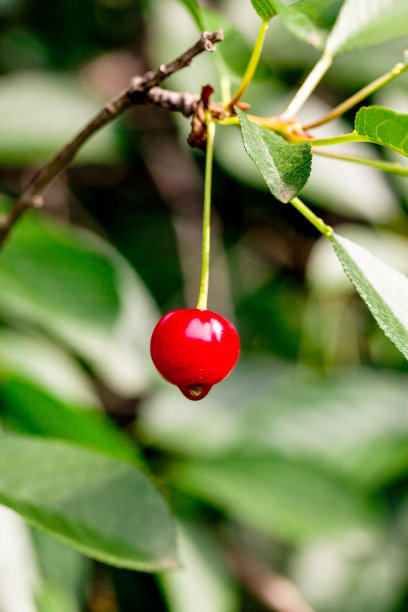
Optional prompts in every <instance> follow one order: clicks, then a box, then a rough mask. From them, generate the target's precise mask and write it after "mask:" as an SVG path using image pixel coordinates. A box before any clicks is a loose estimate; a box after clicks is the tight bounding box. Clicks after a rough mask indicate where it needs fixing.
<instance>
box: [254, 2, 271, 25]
mask: <svg viewBox="0 0 408 612" xmlns="http://www.w3.org/2000/svg"><path fill="white" fill-rule="evenodd" d="M251 3H252V6H253V7H254V9H255V10H256V12H257V13H258V15H259V16H260V18H261V19H262V21H266V20H268V21H269V20H270V19H272V17H274V16H275V15H277V14H278V9H277V7H276V3H275V2H273V1H272V0H251Z"/></svg>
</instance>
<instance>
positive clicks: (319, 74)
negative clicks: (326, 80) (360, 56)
mask: <svg viewBox="0 0 408 612" xmlns="http://www.w3.org/2000/svg"><path fill="white" fill-rule="evenodd" d="M332 62H333V56H332V55H331V53H329V52H328V51H324V53H323V55H322V57H321V58H320V59H319V61H318V62H317V64H316V65H315V67H314V68H313V70H312V71H311V73H310V74H309V76H308V77H307V79H306V81H304V83H303V85H302V86H301V87H300V88H299V89H298V91H297V92H296V94H295V96H294V97H293V99H292V100H291V102H290V103H289V105H288V107H287V108H286V110H285V111H284V113H283V114H282V115H281V117H282V119H285V120H287V119H292V118H293V117H296V115H297V114H298V112H299V111H300V109H301V108H302V106H303V105H304V103H305V102H306V101H307V100H308V99H309V97H310V95H311V94H312V93H313V91H314V90H315V89H316V86H317V85H318V84H319V82H320V81H321V79H322V78H323V76H324V75H325V74H326V72H327V71H328V69H329V68H330V66H331V65H332Z"/></svg>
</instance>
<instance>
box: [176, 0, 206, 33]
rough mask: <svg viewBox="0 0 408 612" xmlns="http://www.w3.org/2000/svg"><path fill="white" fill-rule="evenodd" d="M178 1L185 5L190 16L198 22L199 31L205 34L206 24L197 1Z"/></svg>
mask: <svg viewBox="0 0 408 612" xmlns="http://www.w3.org/2000/svg"><path fill="white" fill-rule="evenodd" d="M178 1H179V2H180V3H181V4H184V6H185V7H186V8H187V10H188V11H189V13H190V15H191V16H192V18H193V19H194V21H195V22H196V24H197V26H198V29H199V30H201V32H204V30H205V29H206V27H205V24H204V19H203V12H202V9H201V7H200V5H199V4H198V2H197V0H178Z"/></svg>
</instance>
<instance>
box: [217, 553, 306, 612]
mask: <svg viewBox="0 0 408 612" xmlns="http://www.w3.org/2000/svg"><path fill="white" fill-rule="evenodd" d="M228 558H229V562H230V565H231V568H232V569H233V571H234V572H235V574H236V575H237V577H238V578H239V579H240V581H241V583H242V584H243V585H244V586H245V587H246V588H247V589H248V590H249V591H251V593H252V594H253V595H255V597H256V598H257V599H258V600H259V601H261V602H262V603H263V605H264V606H265V607H266V608H267V609H268V610H273V612H313V610H312V608H311V607H310V606H309V605H308V604H307V603H306V602H305V600H304V599H303V597H302V595H301V594H300V593H299V591H298V590H297V588H296V587H295V585H294V584H293V583H292V582H291V581H290V580H288V579H287V578H285V577H284V576H282V575H281V574H278V573H277V572H275V571H273V570H271V569H270V568H269V567H266V566H265V565H264V564H262V563H261V562H260V561H259V560H258V559H255V558H254V557H252V556H251V555H248V554H247V553H245V554H244V553H243V552H241V551H239V550H238V549H237V548H235V546H234V547H233V548H232V547H231V548H230V550H229V555H228Z"/></svg>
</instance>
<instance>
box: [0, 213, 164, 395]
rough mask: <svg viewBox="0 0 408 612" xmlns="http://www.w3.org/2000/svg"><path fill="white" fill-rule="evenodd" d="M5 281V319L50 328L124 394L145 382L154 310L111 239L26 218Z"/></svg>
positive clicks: (1, 265) (1, 309) (2, 275)
mask: <svg viewBox="0 0 408 612" xmlns="http://www.w3.org/2000/svg"><path fill="white" fill-rule="evenodd" d="M0 284H1V292H0V313H1V314H2V316H3V317H5V318H7V319H8V320H9V321H12V322H14V323H15V324H17V325H21V324H22V322H24V323H25V324H27V323H28V324H29V325H32V326H33V327H34V328H36V329H41V330H48V334H50V330H52V335H53V336H54V337H55V338H57V339H58V340H60V341H61V342H63V343H64V344H65V345H66V346H68V347H70V348H71V350H72V351H73V352H74V353H75V354H77V355H79V356H81V357H82V358H83V359H84V360H85V361H86V362H88V363H89V364H90V365H91V366H92V367H93V368H94V369H95V371H96V372H97V373H98V374H99V375H100V376H102V377H104V379H105V380H106V381H107V382H108V383H109V384H110V385H111V387H112V388H113V389H114V390H117V391H118V392H119V393H122V394H124V395H129V394H134V393H137V392H140V390H141V389H142V388H143V386H144V385H146V382H147V377H148V376H149V375H150V374H149V372H152V371H153V369H152V366H151V364H150V360H149V357H148V355H147V354H146V351H145V347H146V346H148V343H149V337H150V332H151V330H152V329H153V327H154V325H155V322H156V320H157V318H158V317H157V315H156V313H155V306H154V304H153V301H152V299H151V297H150V295H149V294H148V293H147V291H146V289H145V288H144V286H143V284H142V282H141V281H140V280H139V278H138V277H137V275H136V273H135V272H134V271H133V270H132V269H131V268H130V266H129V265H128V264H127V263H126V261H125V260H124V259H123V258H122V257H121V256H120V255H119V253H117V252H116V251H115V250H114V249H113V247H111V246H109V245H108V244H107V243H106V242H104V241H103V240H101V239H99V238H97V237H96V236H94V235H92V234H91V233H88V232H81V231H77V230H73V229H72V228H68V227H66V226H64V225H62V224H59V223H56V222H55V221H51V220H49V219H46V218H45V217H44V216H40V215H35V214H34V215H29V214H28V215H26V216H25V218H24V219H23V220H22V221H21V223H19V225H18V227H16V229H15V232H14V233H13V240H10V241H9V242H8V243H7V244H6V246H5V248H4V250H3V252H2V256H1V258H0Z"/></svg>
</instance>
